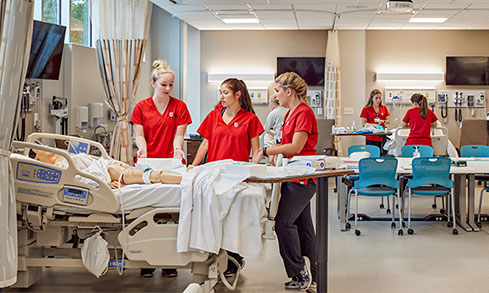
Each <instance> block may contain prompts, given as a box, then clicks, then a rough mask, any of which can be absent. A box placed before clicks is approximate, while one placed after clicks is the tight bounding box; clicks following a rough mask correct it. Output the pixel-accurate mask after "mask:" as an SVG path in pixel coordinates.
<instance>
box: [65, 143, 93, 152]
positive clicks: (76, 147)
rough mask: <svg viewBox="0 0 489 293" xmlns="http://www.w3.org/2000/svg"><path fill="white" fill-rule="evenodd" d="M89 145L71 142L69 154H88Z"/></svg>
mask: <svg viewBox="0 0 489 293" xmlns="http://www.w3.org/2000/svg"><path fill="white" fill-rule="evenodd" d="M88 151H89V149H88V143H85V142H81V141H76V140H70V142H69V148H68V152H69V153H72V154H80V153H83V154H88Z"/></svg>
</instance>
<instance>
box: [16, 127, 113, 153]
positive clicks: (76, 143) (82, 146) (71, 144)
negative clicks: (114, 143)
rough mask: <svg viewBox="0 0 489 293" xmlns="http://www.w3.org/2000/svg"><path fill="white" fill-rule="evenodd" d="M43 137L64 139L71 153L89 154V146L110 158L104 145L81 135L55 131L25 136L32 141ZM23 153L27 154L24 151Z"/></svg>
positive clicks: (28, 140) (27, 140)
mask: <svg viewBox="0 0 489 293" xmlns="http://www.w3.org/2000/svg"><path fill="white" fill-rule="evenodd" d="M43 138H47V139H56V140H63V141H65V143H66V145H67V146H68V152H71V153H80V152H81V153H86V154H90V148H91V147H94V148H96V149H98V150H99V151H100V154H101V157H103V158H106V159H109V158H110V156H109V155H108V154H107V151H106V150H105V147H104V146H103V145H102V144H100V143H99V142H96V141H93V140H89V139H85V138H81V137H75V136H69V135H61V134H55V133H41V132H34V133H32V134H31V135H29V136H28V137H27V139H26V142H31V143H34V142H35V141H36V140H41V139H43ZM24 154H25V155H27V154H26V153H24Z"/></svg>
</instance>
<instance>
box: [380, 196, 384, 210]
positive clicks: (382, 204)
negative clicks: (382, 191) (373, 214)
mask: <svg viewBox="0 0 489 293" xmlns="http://www.w3.org/2000/svg"><path fill="white" fill-rule="evenodd" d="M379 208H381V209H383V208H384V197H383V196H382V197H381V198H380V205H379Z"/></svg>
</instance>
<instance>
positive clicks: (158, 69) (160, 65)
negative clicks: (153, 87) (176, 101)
mask: <svg viewBox="0 0 489 293" xmlns="http://www.w3.org/2000/svg"><path fill="white" fill-rule="evenodd" d="M164 73H171V74H172V75H173V78H175V72H173V70H172V69H171V67H170V66H169V65H168V63H166V61H165V60H161V59H158V60H155V61H153V71H151V78H152V79H153V81H154V82H156V81H157V80H158V78H160V75H162V74H164Z"/></svg>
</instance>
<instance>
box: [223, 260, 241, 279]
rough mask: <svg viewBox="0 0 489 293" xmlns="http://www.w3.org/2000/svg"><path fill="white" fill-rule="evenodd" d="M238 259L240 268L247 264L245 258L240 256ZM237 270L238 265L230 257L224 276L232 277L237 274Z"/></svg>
mask: <svg viewBox="0 0 489 293" xmlns="http://www.w3.org/2000/svg"><path fill="white" fill-rule="evenodd" d="M229 258H233V257H232V256H229ZM237 261H238V263H239V268H240V269H243V267H244V266H245V261H244V258H240V259H238V260H237ZM237 272H238V266H236V264H235V263H234V262H233V261H232V260H231V259H229V260H228V268H227V270H226V271H225V272H224V277H226V278H230V277H232V276H234V275H236V273H237Z"/></svg>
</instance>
